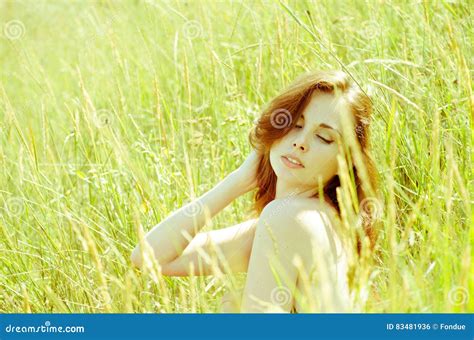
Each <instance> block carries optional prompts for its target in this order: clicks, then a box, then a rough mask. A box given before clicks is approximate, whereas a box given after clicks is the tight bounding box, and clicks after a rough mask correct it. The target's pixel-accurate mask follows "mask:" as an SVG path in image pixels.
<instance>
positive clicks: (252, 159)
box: [234, 150, 262, 192]
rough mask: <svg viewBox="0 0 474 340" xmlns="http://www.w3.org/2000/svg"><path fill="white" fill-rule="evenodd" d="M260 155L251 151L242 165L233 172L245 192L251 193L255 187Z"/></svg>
mask: <svg viewBox="0 0 474 340" xmlns="http://www.w3.org/2000/svg"><path fill="white" fill-rule="evenodd" d="M261 157H262V155H261V154H259V153H257V151H255V150H252V151H251V152H250V154H249V155H248V156H247V159H246V160H245V161H244V162H243V163H242V165H241V166H240V167H239V168H238V169H237V170H235V171H234V175H235V176H236V178H237V180H238V182H239V184H240V185H241V186H242V187H243V188H244V190H245V192H248V191H251V190H253V189H255V188H256V187H257V169H258V164H259V162H260V159H261Z"/></svg>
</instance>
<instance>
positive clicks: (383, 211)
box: [0, 0, 474, 313]
mask: <svg viewBox="0 0 474 340" xmlns="http://www.w3.org/2000/svg"><path fill="white" fill-rule="evenodd" d="M471 5H472V3H471ZM471 12H472V6H471V8H470V3H469V1H446V2H441V1H329V0H327V1H313V2H310V1H282V2H277V1H186V2H185V1H158V0H156V1H155V0H150V1H139V0H134V1H132V0H130V1H59V0H50V1H9V0H7V1H5V0H1V1H0V29H1V31H0V159H1V164H2V169H1V172H0V312H33V313H39V312H87V313H99V312H155V313H156V312H172V313H188V312H198V313H200V312H209V313H213V312H217V311H218V308H219V301H220V297H221V296H222V294H223V292H224V290H225V289H226V287H229V286H230V285H233V284H235V285H242V284H243V282H245V281H244V280H245V274H244V273H241V274H236V275H215V276H208V277H166V276H161V275H160V274H159V272H158V271H157V270H156V267H150V268H145V270H144V271H138V270H136V269H133V268H132V267H131V264H130V253H131V250H132V249H133V247H134V246H135V245H136V244H137V242H138V239H139V235H140V233H141V234H143V233H144V232H146V231H148V230H149V229H151V228H152V227H153V226H154V225H155V224H157V223H158V222H159V221H161V220H162V219H163V218H165V217H166V216H168V215H169V214H170V213H172V212H173V211H174V210H175V209H177V208H179V207H181V206H182V205H183V204H185V203H187V202H189V201H190V200H192V199H193V198H195V197H197V196H199V195H202V194H203V193H205V192H206V191H207V190H210V189H211V188H212V187H213V186H214V185H215V184H216V183H217V182H218V181H220V180H221V179H223V178H224V177H225V176H226V175H227V174H228V173H229V172H230V171H232V170H234V169H236V168H237V167H238V166H239V165H240V164H241V162H243V160H244V159H245V157H246V155H247V154H248V152H250V145H249V143H248V132H249V129H250V128H251V126H252V124H253V122H254V121H255V119H256V118H257V117H258V115H259V113H260V112H261V110H262V109H263V108H264V107H265V105H266V103H268V101H269V100H270V99H271V98H272V97H273V96H275V95H276V94H277V93H278V91H280V90H281V89H282V88H283V87H284V86H286V85H287V84H289V83H290V82H291V81H292V80H293V79H294V78H295V77H296V76H298V75H299V74H301V73H302V72H304V71H306V70H313V69H328V68H335V69H341V70H344V71H346V72H348V73H350V74H351V75H352V76H353V77H354V78H355V79H356V80H357V82H358V83H359V84H360V85H361V87H362V88H363V89H364V90H365V91H366V92H367V93H368V94H369V95H370V96H371V98H372V100H373V105H374V113H373V121H372V137H371V138H372V145H373V146H374V150H373V156H374V158H375V160H376V163H377V167H378V170H379V171H380V177H381V183H382V193H383V205H382V204H381V205H380V207H377V208H378V209H379V216H378V218H379V219H380V221H381V226H382V232H381V237H380V240H379V245H378V246H379V249H380V252H381V255H382V257H381V262H379V263H377V264H376V265H375V266H374V267H371V268H367V270H362V271H361V272H364V273H366V275H365V276H364V275H361V280H362V277H364V280H365V281H364V282H361V284H360V285H359V286H358V287H359V288H360V294H365V295H366V297H367V298H366V304H365V305H364V307H363V310H364V311H366V312H467V311H471V312H472V311H474V296H473V294H472V293H473V292H474V283H473V280H472V278H473V277H474V271H473V267H472V264H471V260H472V254H473V253H472V252H473V246H472V245H473V240H474V232H473V230H472V227H471V225H472V216H473V213H472V208H471V207H472V204H473V198H472V194H473V176H472V169H471V164H472V159H471V154H472V147H471V145H472V127H473V123H472V118H473V93H472V76H471V72H472V67H473V66H472V61H473V51H472V38H473V27H472V15H471V14H470V13H471ZM251 203H252V193H248V194H246V195H244V196H242V197H240V198H239V199H238V200H236V201H235V202H234V203H232V204H231V205H230V206H228V207H227V208H226V209H225V210H223V211H222V212H221V213H220V214H219V215H217V216H216V217H215V218H214V219H213V220H212V223H209V225H207V226H206V227H205V229H203V230H204V231H205V230H210V229H217V228H223V227H226V226H230V225H233V224H236V223H239V222H242V221H243V220H245V219H246V218H248V216H249V211H250V209H251ZM469 279H471V280H469ZM361 287H362V288H361ZM364 287H365V288H364Z"/></svg>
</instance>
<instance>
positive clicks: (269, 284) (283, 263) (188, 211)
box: [131, 71, 377, 312]
mask: <svg viewBox="0 0 474 340" xmlns="http://www.w3.org/2000/svg"><path fill="white" fill-rule="evenodd" d="M370 113H371V104H370V100H369V98H368V97H367V96H366V95H365V94H364V93H363V92H362V91H360V90H359V89H358V87H357V86H355V85H354V84H353V83H352V82H351V81H350V79H349V77H348V76H347V74H345V73H343V72H340V71H317V72H312V73H309V74H305V75H303V76H301V77H300V78H298V79H297V80H296V81H295V82H294V83H293V84H292V85H290V86H289V87H288V88H287V89H285V90H284V91H283V92H282V93H281V94H280V95H278V96H277V97H276V98H274V99H273V100H272V101H271V102H270V104H269V105H268V107H267V108H266V109H265V110H264V112H263V113H262V115H261V117H260V118H259V120H258V121H257V123H256V126H255V127H254V128H253V129H252V131H251V133H250V136H249V137H250V138H249V139H250V143H251V145H252V146H253V148H254V150H253V151H252V152H251V154H250V155H249V156H248V157H247V159H246V160H245V162H244V163H243V164H242V165H241V166H240V167H239V168H238V169H237V170H234V171H233V172H231V173H230V174H229V175H228V176H227V177H225V179H223V180H222V181H221V182H220V183H218V184H217V185H216V186H215V187H214V188H213V189H212V190H210V191H209V192H207V193H205V194H204V195H202V196H201V197H199V198H197V199H196V200H194V201H193V202H191V203H189V204H187V205H185V206H183V207H182V208H180V209H179V210H177V211H176V212H174V213H173V214H171V215H170V216H169V217H167V218H166V219H165V220H164V221H162V222H161V223H159V224H158V225H157V226H155V227H154V228H153V229H152V230H151V231H149V232H148V233H147V234H146V236H145V237H144V238H142V240H141V242H140V244H139V245H137V247H136V248H135V249H134V250H133V253H132V257H131V258H132V262H133V263H134V265H135V266H137V267H141V266H143V263H144V261H143V259H144V258H146V256H144V254H146V253H147V251H148V252H149V254H152V256H154V258H155V259H156V261H157V262H158V263H159V265H160V267H161V271H162V273H163V274H164V275H170V276H183V275H190V274H194V275H210V274H213V273H215V271H216V266H215V264H214V265H213V264H212V262H211V261H209V260H206V259H208V258H209V256H210V254H211V255H212V254H214V255H215V254H216V253H218V254H219V256H218V258H219V260H218V264H217V266H218V268H217V270H222V271H225V272H243V271H245V272H247V277H246V283H245V287H244V289H243V292H241V293H235V292H232V293H231V295H229V294H226V295H225V296H224V298H223V303H222V306H221V311H223V312H290V311H292V312H350V311H352V306H351V302H350V294H349V286H348V280H347V274H348V263H349V258H350V255H351V254H352V249H349V247H348V246H347V242H344V241H343V240H344V237H345V235H344V233H345V231H344V228H343V225H342V223H341V219H340V213H341V206H340V202H339V198H340V197H341V196H340V195H341V193H339V196H338V194H337V192H339V191H340V190H339V189H340V186H341V177H340V175H341V171H342V170H344V169H346V167H347V168H348V169H352V179H353V183H352V184H353V187H354V188H355V193H356V196H357V200H358V202H356V204H358V203H360V202H361V201H363V200H364V199H365V198H367V197H371V196H373V195H374V194H375V193H376V190H377V185H376V180H375V178H376V176H375V170H374V169H375V168H374V166H373V162H372V160H371V158H370V156H369V150H368V149H369V146H368V142H367V141H368V127H369V116H370ZM348 155H349V156H348ZM344 162H346V163H344ZM341 164H346V165H345V166H343V167H341ZM352 164H354V165H352ZM356 165H357V166H356ZM346 170H347V169H346ZM363 179H364V180H363ZM253 189H257V191H256V194H255V204H254V208H255V212H256V213H257V214H256V218H254V219H250V220H248V221H245V222H242V223H239V224H237V225H234V226H231V227H228V228H224V229H220V230H213V231H209V232H202V233H199V230H200V229H201V228H202V227H203V226H204V225H205V223H206V221H208V220H209V219H210V218H212V217H213V216H214V215H216V214H217V213H218V212H219V211H221V210H222V209H223V208H225V207H226V206H227V205H228V204H230V203H231V202H232V201H233V200H234V199H236V198H237V197H239V196H240V195H242V194H245V193H247V192H249V191H251V190H253ZM354 228H355V227H354ZM363 230H364V232H365V236H366V237H365V238H364V237H362V238H361V237H360V235H359V236H358V237H357V251H358V253H359V254H360V252H361V247H362V245H364V244H367V242H365V243H364V242H363V241H364V240H368V241H369V242H368V244H369V249H373V246H374V243H375V239H376V233H375V232H374V229H373V228H372V225H371V221H370V219H364V228H363ZM148 245H149V246H150V247H148Z"/></svg>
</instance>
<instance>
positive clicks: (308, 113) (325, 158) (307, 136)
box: [270, 92, 349, 189]
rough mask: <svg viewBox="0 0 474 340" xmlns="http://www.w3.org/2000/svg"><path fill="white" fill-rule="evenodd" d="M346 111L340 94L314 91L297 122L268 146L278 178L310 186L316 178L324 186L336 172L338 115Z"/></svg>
mask: <svg viewBox="0 0 474 340" xmlns="http://www.w3.org/2000/svg"><path fill="white" fill-rule="evenodd" d="M348 112H349V109H348V106H347V103H346V101H345V100H344V99H343V98H342V97H336V96H335V95H334V94H327V93H321V92H318V93H314V94H313V96H312V98H311V100H310V102H309V103H308V105H307V106H306V108H305V109H304V111H303V112H302V114H301V117H300V118H299V119H298V121H297V122H296V125H295V126H294V127H293V128H292V129H291V130H290V131H289V132H288V133H287V134H286V135H285V136H284V137H282V138H280V139H279V140H277V141H275V142H274V143H273V144H272V146H271V149H270V164H271V165H272V167H273V170H274V171H275V174H276V176H277V177H278V181H282V180H283V181H285V182H287V184H290V185H295V186H303V187H307V188H309V189H311V188H316V187H317V186H318V183H319V180H321V183H323V185H324V184H325V183H326V182H327V181H328V180H329V179H331V178H332V177H333V176H334V175H335V174H336V173H337V158H336V156H337V154H338V149H339V148H338V138H339V141H340V140H342V125H341V124H342V116H341V115H343V114H348ZM292 161H293V163H292ZM295 162H296V163H299V164H294V163H295ZM319 178H320V179H319Z"/></svg>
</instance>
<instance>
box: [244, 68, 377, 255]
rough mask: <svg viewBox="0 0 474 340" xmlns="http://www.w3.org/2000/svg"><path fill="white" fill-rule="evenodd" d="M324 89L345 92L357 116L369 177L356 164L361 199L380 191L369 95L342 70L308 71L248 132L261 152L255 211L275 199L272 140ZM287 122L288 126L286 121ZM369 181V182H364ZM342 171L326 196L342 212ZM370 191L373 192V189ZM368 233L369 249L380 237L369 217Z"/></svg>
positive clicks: (327, 186) (328, 186) (366, 220)
mask: <svg viewBox="0 0 474 340" xmlns="http://www.w3.org/2000/svg"><path fill="white" fill-rule="evenodd" d="M315 92H323V93H331V94H336V93H337V94H342V95H343V96H344V98H345V100H346V101H347V103H348V105H349V108H350V110H351V112H352V114H353V117H354V123H355V127H354V128H355V131H354V133H355V136H356V141H357V142H358V144H359V147H360V148H359V149H360V153H361V156H362V159H363V164H364V166H365V168H366V169H365V170H366V174H367V175H368V180H369V183H368V185H369V189H371V190H366V189H364V187H365V188H367V185H364V186H363V185H362V180H361V177H360V173H359V172H358V169H357V167H356V166H355V165H354V166H353V169H352V170H353V173H354V181H355V183H354V184H355V187H356V190H357V196H358V200H359V202H362V201H363V200H364V199H366V198H369V196H370V195H371V194H373V193H376V194H377V195H378V178H377V177H378V176H377V171H376V168H375V165H374V162H373V160H372V158H371V155H370V152H369V151H370V146H369V143H368V142H369V122H370V115H371V113H372V104H371V100H370V98H369V97H368V96H367V95H366V94H365V93H364V92H363V91H362V90H360V88H359V87H358V86H357V85H356V84H354V83H353V82H352V81H351V78H350V77H349V76H348V75H347V74H346V73H344V72H342V71H336V70H318V71H313V72H310V73H305V74H303V75H302V76H300V77H299V78H297V79H296V80H295V81H294V82H293V83H292V84H291V85H290V86H288V87H287V88H286V89H284V90H283V91H282V92H281V93H280V94H278V95H277V96H276V97H275V98H273V99H272V100H271V101H270V103H269V104H268V105H267V107H266V108H265V109H264V110H263V112H262V114H261V116H260V118H259V119H258V120H257V122H256V125H255V126H254V127H253V128H252V130H251V131H250V134H249V141H250V144H251V145H252V146H253V148H254V149H256V150H257V151H258V152H259V153H260V154H261V155H262V156H261V158H260V161H259V166H258V170H257V186H258V190H257V191H256V193H255V197H254V198H255V203H254V207H253V209H254V211H255V212H257V213H258V214H260V213H261V211H262V210H263V208H264V207H265V206H266V205H267V204H268V203H269V202H270V201H272V200H274V199H275V194H276V181H277V177H276V174H275V172H274V171H273V168H272V166H271V164H270V148H271V146H272V144H273V142H275V141H277V140H279V139H280V138H282V137H284V136H285V135H286V134H287V133H288V132H289V131H290V130H291V129H292V128H293V127H294V125H295V124H296V122H297V121H298V119H299V117H300V115H301V113H302V112H303V111H304V109H305V107H306V105H307V104H308V103H309V101H310V99H311V97H312V95H313V93H315ZM279 112H280V113H284V114H286V116H285V115H284V114H281V115H280V118H278V117H277V118H276V119H283V120H286V121H280V122H276V123H277V124H280V125H279V126H276V124H275V113H279ZM285 123H287V124H286V125H285V126H283V124H285ZM364 184H367V183H364ZM340 185H341V183H340V178H339V175H337V174H336V175H334V176H333V177H332V178H331V179H330V180H328V181H327V183H325V185H324V190H323V192H324V195H325V198H326V199H327V200H328V201H329V202H330V203H331V205H332V206H333V207H334V208H335V209H336V211H337V213H338V214H339V216H340V213H341V210H340V206H339V202H338V198H337V188H338V187H340ZM370 191H371V192H370ZM362 226H363V230H364V233H365V235H366V236H367V237H368V239H369V242H370V244H369V245H370V249H371V250H373V249H374V246H375V242H376V239H377V233H376V230H375V227H374V223H373V221H372V220H371V219H370V218H364V219H363V220H362ZM361 247H362V243H361V240H360V237H359V236H357V253H358V254H359V255H360V252H361Z"/></svg>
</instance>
